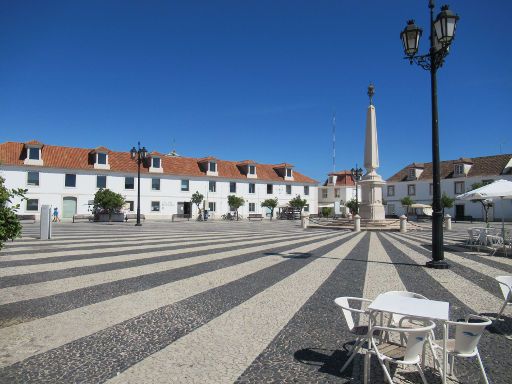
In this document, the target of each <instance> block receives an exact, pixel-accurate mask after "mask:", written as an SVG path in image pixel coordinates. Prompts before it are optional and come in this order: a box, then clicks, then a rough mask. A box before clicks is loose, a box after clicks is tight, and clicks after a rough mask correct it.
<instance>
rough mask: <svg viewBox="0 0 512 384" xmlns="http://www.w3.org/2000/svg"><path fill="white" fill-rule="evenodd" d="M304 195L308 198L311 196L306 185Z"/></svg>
mask: <svg viewBox="0 0 512 384" xmlns="http://www.w3.org/2000/svg"><path fill="white" fill-rule="evenodd" d="M304 194H305V195H306V196H308V195H309V185H305V186H304Z"/></svg>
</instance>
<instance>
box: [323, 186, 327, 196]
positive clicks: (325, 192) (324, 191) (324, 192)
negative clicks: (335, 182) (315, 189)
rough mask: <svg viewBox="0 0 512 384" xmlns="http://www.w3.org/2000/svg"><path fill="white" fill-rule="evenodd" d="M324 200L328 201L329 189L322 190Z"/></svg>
mask: <svg viewBox="0 0 512 384" xmlns="http://www.w3.org/2000/svg"><path fill="white" fill-rule="evenodd" d="M322 199H327V188H324V189H322Z"/></svg>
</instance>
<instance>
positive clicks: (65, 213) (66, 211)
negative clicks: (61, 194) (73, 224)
mask: <svg viewBox="0 0 512 384" xmlns="http://www.w3.org/2000/svg"><path fill="white" fill-rule="evenodd" d="M75 214H76V197H71V196H66V197H65V198H64V200H63V204H62V217H64V218H68V219H72V218H73V215H75Z"/></svg>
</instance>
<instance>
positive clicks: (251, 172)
mask: <svg viewBox="0 0 512 384" xmlns="http://www.w3.org/2000/svg"><path fill="white" fill-rule="evenodd" d="M255 174H256V166H255V165H249V175H255Z"/></svg>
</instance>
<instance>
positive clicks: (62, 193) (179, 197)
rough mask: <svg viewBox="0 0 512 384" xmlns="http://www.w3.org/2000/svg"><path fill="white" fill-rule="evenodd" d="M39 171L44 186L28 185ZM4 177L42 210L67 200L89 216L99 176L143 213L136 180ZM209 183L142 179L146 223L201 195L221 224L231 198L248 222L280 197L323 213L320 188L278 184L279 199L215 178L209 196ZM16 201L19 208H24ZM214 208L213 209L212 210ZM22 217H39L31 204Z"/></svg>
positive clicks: (15, 171)
mask: <svg viewBox="0 0 512 384" xmlns="http://www.w3.org/2000/svg"><path fill="white" fill-rule="evenodd" d="M28 170H34V171H39V186H31V185H27V171H28ZM66 173H74V174H76V175H77V176H76V187H74V188H68V187H65V186H64V180H65V174H66ZM0 174H1V175H2V176H3V177H4V178H5V180H6V186H7V188H24V189H27V190H28V191H27V194H26V196H27V198H34V199H39V208H40V207H41V205H43V204H49V205H51V206H52V207H57V208H59V211H60V212H61V214H62V206H63V199H64V197H67V196H72V197H76V198H77V213H79V214H80V213H88V209H89V207H90V206H89V205H88V202H89V201H91V200H93V199H94V194H95V193H96V191H97V190H98V189H97V188H96V176H97V175H106V176H107V186H106V187H107V188H109V189H111V190H112V191H114V192H117V193H120V194H121V195H123V196H124V197H125V198H126V200H128V201H133V202H134V209H135V210H136V208H137V177H136V175H132V174H123V173H114V172H105V171H101V170H97V171H92V170H91V171H87V172H84V171H75V170H62V169H48V168H43V169H40V168H39V169H36V168H35V167H31V168H26V167H6V166H4V167H2V168H1V169H0ZM126 176H130V177H134V179H135V185H134V189H133V190H127V189H125V188H124V186H125V177H126ZM152 178H160V190H152V187H151V185H152V183H151V179H152ZM182 179H186V180H189V191H181V180H182ZM209 180H210V179H208V178H207V177H203V178H195V179H194V178H186V177H177V176H169V175H161V174H150V175H148V174H144V175H141V213H143V214H144V215H145V216H146V218H153V219H158V218H160V219H169V218H171V217H172V215H173V214H175V213H177V210H178V207H177V205H178V202H188V201H190V198H191V196H192V194H193V193H195V192H196V191H199V192H200V193H201V194H203V195H204V197H205V200H207V202H215V203H216V212H212V214H211V217H213V218H220V217H221V216H222V215H223V214H224V213H227V212H228V211H229V205H228V202H227V197H228V195H230V194H235V195H237V196H240V197H243V198H244V199H245V205H244V206H243V207H241V208H240V209H239V212H240V213H241V214H242V215H244V216H245V217H246V216H247V215H248V214H249V203H255V213H262V214H264V213H265V210H264V209H263V208H262V207H261V202H263V201H264V200H266V199H268V198H274V197H277V198H278V199H279V203H278V204H279V205H286V204H287V203H288V201H289V200H290V199H292V198H294V197H295V196H296V195H300V196H301V197H302V198H303V199H306V200H307V201H308V204H309V206H310V208H309V209H310V212H317V210H318V189H317V186H314V185H310V186H309V195H305V194H304V185H298V184H293V183H292V182H287V183H286V184H292V191H291V194H287V193H286V186H285V182H284V181H283V183H275V182H274V183H272V184H273V185H274V187H273V193H272V194H267V182H260V181H257V180H228V179H219V178H212V179H211V180H215V181H216V192H209ZM231 181H236V183H237V191H236V193H230V192H229V184H230V182H231ZM249 183H254V184H255V185H256V191H255V193H249ZM152 201H160V212H151V202H152ZM18 202H19V200H18V201H14V203H15V204H16V203H18ZM207 206H208V205H207ZM196 212H197V208H196V207H195V206H193V213H196ZM19 213H20V214H38V212H35V211H27V210H26V203H22V204H21V208H20V210H19Z"/></svg>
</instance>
